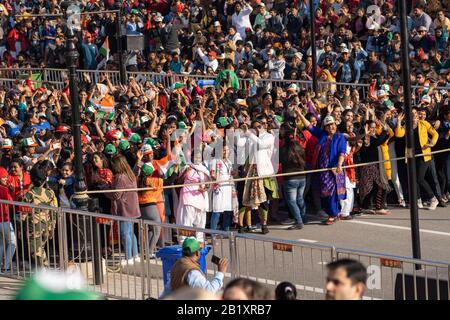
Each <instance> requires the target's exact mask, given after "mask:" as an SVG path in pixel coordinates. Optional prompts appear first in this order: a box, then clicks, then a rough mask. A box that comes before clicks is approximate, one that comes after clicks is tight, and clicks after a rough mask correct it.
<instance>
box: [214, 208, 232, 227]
mask: <svg viewBox="0 0 450 320" xmlns="http://www.w3.org/2000/svg"><path fill="white" fill-rule="evenodd" d="M222 213H223V230H225V231H230V227H231V220H232V214H233V212H231V211H225V212H213V213H212V214H211V221H210V224H211V229H212V230H218V227H219V220H220V215H221V214H222Z"/></svg>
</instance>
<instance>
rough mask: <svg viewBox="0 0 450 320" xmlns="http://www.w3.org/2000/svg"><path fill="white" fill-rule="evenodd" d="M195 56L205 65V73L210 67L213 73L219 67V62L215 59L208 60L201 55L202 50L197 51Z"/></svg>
mask: <svg viewBox="0 0 450 320" xmlns="http://www.w3.org/2000/svg"><path fill="white" fill-rule="evenodd" d="M197 54H198V55H199V56H200V58H201V59H202V61H203V63H204V64H205V71H207V69H208V67H211V68H212V69H213V71H216V70H217V68H218V67H219V61H217V59H214V60H209V58H208V57H207V56H206V55H205V54H204V53H203V51H202V49H200V48H198V49H197Z"/></svg>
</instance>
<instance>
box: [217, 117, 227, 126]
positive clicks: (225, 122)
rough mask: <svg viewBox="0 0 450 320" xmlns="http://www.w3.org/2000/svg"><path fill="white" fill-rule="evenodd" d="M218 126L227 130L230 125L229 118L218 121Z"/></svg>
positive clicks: (221, 118)
mask: <svg viewBox="0 0 450 320" xmlns="http://www.w3.org/2000/svg"><path fill="white" fill-rule="evenodd" d="M217 124H218V125H219V126H220V127H222V128H225V127H226V126H227V125H228V118H227V117H220V118H219V119H218V120H217Z"/></svg>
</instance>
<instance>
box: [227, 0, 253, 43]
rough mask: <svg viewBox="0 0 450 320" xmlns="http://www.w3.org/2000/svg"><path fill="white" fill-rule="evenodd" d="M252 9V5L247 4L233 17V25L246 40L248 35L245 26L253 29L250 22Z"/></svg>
mask: <svg viewBox="0 0 450 320" xmlns="http://www.w3.org/2000/svg"><path fill="white" fill-rule="evenodd" d="M252 11H253V8H252V7H251V6H250V5H245V6H244V8H242V10H241V11H240V12H239V13H238V14H236V12H235V13H233V16H232V17H231V22H232V25H233V26H235V27H236V29H237V32H239V34H240V35H241V37H242V40H245V37H246V35H245V28H250V29H252V24H251V23H250V14H251V13H252ZM252 31H253V29H252Z"/></svg>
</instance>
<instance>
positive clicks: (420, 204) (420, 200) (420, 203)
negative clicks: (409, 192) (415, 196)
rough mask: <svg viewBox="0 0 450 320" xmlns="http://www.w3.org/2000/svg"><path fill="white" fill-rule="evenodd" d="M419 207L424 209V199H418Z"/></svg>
mask: <svg viewBox="0 0 450 320" xmlns="http://www.w3.org/2000/svg"><path fill="white" fill-rule="evenodd" d="M417 208H419V209H423V203H422V199H419V200H417Z"/></svg>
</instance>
